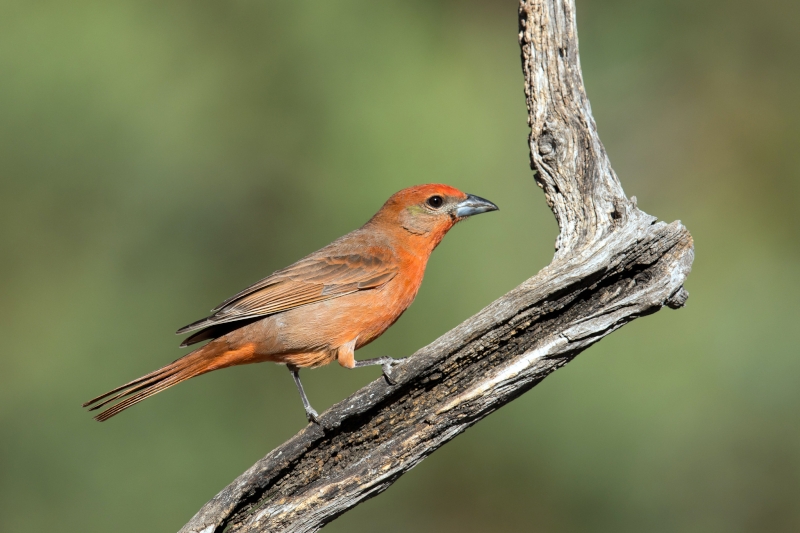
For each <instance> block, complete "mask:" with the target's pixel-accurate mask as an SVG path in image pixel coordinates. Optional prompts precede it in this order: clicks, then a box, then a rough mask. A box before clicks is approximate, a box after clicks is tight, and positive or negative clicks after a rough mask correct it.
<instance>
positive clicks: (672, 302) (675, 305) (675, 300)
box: [665, 286, 689, 309]
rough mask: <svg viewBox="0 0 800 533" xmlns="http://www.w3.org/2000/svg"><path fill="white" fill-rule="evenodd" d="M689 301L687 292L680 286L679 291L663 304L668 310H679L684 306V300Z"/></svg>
mask: <svg viewBox="0 0 800 533" xmlns="http://www.w3.org/2000/svg"><path fill="white" fill-rule="evenodd" d="M688 299H689V291H687V290H686V289H684V288H683V286H681V288H680V289H678V290H677V291H675V293H674V294H673V295H672V296H670V297H669V299H668V300H667V301H666V302H665V303H666V304H667V307H669V308H670V309H680V308H681V307H683V306H684V305H686V300H688Z"/></svg>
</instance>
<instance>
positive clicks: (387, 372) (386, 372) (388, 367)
mask: <svg viewBox="0 0 800 533" xmlns="http://www.w3.org/2000/svg"><path fill="white" fill-rule="evenodd" d="M388 359H389V360H388V361H386V362H385V363H383V365H381V366H382V368H383V377H384V379H386V382H387V383H388V384H389V385H397V380H396V379H394V378H393V377H392V376H391V372H392V367H393V366H397V365H399V364H400V363H402V362H403V361H404V360H405V358H403V359H393V358H391V357H390V358H388Z"/></svg>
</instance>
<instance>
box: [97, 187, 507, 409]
mask: <svg viewBox="0 0 800 533" xmlns="http://www.w3.org/2000/svg"><path fill="white" fill-rule="evenodd" d="M496 209H497V206H495V205H494V204H493V203H491V202H489V201H488V200H484V199H482V198H479V197H477V196H472V195H467V194H465V193H463V192H461V191H459V190H458V189H455V188H453V187H449V186H447V185H438V184H433V185H420V186H417V187H410V188H408V189H404V190H402V191H400V192H398V193H396V194H394V195H392V197H391V198H389V200H388V201H387V202H386V203H385V204H384V205H383V207H382V208H381V209H380V210H379V211H378V212H377V213H376V214H375V216H373V217H372V218H371V219H370V220H369V221H368V222H367V223H366V224H365V225H364V226H362V227H361V228H359V229H357V230H355V231H353V232H351V233H348V234H347V235H345V236H344V237H341V238H339V239H337V240H335V241H334V242H332V243H331V244H329V245H328V246H326V247H324V248H322V249H321V250H318V251H316V252H314V253H313V254H311V255H309V256H307V257H305V258H303V259H301V260H300V261H298V262H296V263H294V264H293V265H291V266H289V267H287V268H284V269H283V270H279V271H277V272H275V273H273V274H272V275H270V276H268V277H266V278H264V279H263V280H261V281H259V282H258V283H255V284H254V285H252V286H250V287H248V288H247V289H245V290H243V291H242V292H240V293H238V294H236V295H235V296H233V297H232V298H230V299H228V300H226V301H225V302H223V303H222V304H221V305H220V306H218V307H217V308H216V309H214V310H213V314H212V315H211V316H209V317H207V318H205V319H203V320H200V321H197V322H195V323H193V324H190V325H188V326H186V327H184V328H181V329H179V330H178V333H179V334H181V333H187V332H190V331H196V330H199V331H197V332H196V333H194V334H193V335H191V336H189V337H188V338H187V339H186V340H185V341H184V342H183V344H182V346H187V345H191V344H195V343H198V342H201V341H204V340H210V341H211V342H209V343H208V344H206V345H204V346H202V347H200V348H198V349H196V350H194V351H193V352H191V353H189V354H188V355H186V356H184V357H182V358H180V359H178V360H177V361H175V362H173V363H172V364H169V365H167V366H165V367H163V368H161V369H159V370H156V371H155V372H152V373H150V374H147V375H145V376H142V377H141V378H139V379H136V380H134V381H131V382H130V383H127V384H125V385H122V386H121V387H117V388H116V389H114V390H111V391H109V392H107V393H106V394H103V395H102V396H98V397H97V398H95V399H93V400H91V401H89V402H87V403H86V404H84V407H86V406H92V407H91V409H92V410H94V409H98V408H100V407H103V406H105V405H108V404H110V403H113V402H114V401H117V400H120V401H119V403H117V404H116V405H114V406H112V407H110V408H108V409H107V410H105V411H103V412H102V413H100V414H99V415H97V416H96V417H95V418H96V419H97V420H100V421H103V420H107V419H109V418H111V417H112V416H114V415H116V414H118V413H119V412H121V411H123V410H124V409H127V408H128V407H130V406H132V405H134V404H136V403H138V402H140V401H142V400H144V399H145V398H148V397H150V396H152V395H153V394H156V393H158V392H160V391H162V390H164V389H166V388H168V387H171V386H172V385H175V384H177V383H180V382H181V381H185V380H187V379H189V378H192V377H194V376H199V375H200V374H205V373H206V372H210V371H212V370H217V369H220V368H225V367H229V366H235V365H244V364H249V363H260V362H262V361H272V362H275V363H282V364H286V365H287V366H288V368H289V370H290V371H291V372H292V374H293V376H294V378H295V382H296V383H297V386H298V389H299V390H300V395H301V398H302V400H303V405H304V407H305V409H306V415H307V416H308V418H309V420H313V421H316V417H317V414H316V412H315V411H314V410H313V409H312V408H311V406H310V405H309V404H308V400H307V399H306V397H305V393H304V392H303V388H302V385H301V384H300V379H299V375H298V371H299V369H300V368H306V367H310V368H313V367H318V366H321V365H325V364H328V363H330V362H332V361H333V360H337V361H338V362H339V364H340V365H342V366H344V367H346V368H355V367H358V366H366V365H370V364H380V365H382V366H383V369H384V374H385V375H386V377H387V379H390V368H391V365H392V364H393V363H394V360H393V359H392V358H390V357H381V358H377V359H371V360H367V361H356V360H355V359H354V355H353V352H354V351H355V350H357V349H358V348H361V347H362V346H365V345H367V344H369V343H370V342H372V341H373V340H375V339H376V338H378V337H379V336H380V335H381V334H382V333H383V332H384V331H386V330H387V329H388V328H389V326H391V325H392V324H393V323H394V322H395V321H396V320H397V319H398V318H400V315H402V314H403V312H404V311H405V310H406V309H407V308H408V306H409V305H411V302H413V301H414V298H415V297H416V295H417V291H418V290H419V287H420V284H421V283H422V278H423V275H424V274H425V266H426V265H427V262H428V258H429V257H430V254H431V252H433V250H434V248H436V246H437V245H438V244H439V243H440V242H441V240H442V238H443V237H444V236H445V234H446V233H447V232H448V231H449V230H450V229H451V228H452V227H453V226H454V225H455V224H456V223H457V222H458V221H460V220H462V219H464V218H466V217H468V216H471V215H475V214H478V213H483V212H486V211H493V210H496ZM123 398H124V399H123ZM101 400H103V401H101Z"/></svg>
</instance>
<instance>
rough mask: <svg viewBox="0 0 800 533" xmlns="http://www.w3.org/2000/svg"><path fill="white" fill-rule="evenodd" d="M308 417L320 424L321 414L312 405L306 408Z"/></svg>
mask: <svg viewBox="0 0 800 533" xmlns="http://www.w3.org/2000/svg"><path fill="white" fill-rule="evenodd" d="M306 418H307V419H308V421H309V423H314V424H319V414H317V412H316V411H315V410H314V408H312V407H309V408H308V409H306Z"/></svg>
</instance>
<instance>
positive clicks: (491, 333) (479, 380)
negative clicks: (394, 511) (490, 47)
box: [181, 0, 694, 533]
mask: <svg viewBox="0 0 800 533" xmlns="http://www.w3.org/2000/svg"><path fill="white" fill-rule="evenodd" d="M519 20H520V34H519V39H520V46H521V47H522V65H523V71H524V74H525V95H526V99H527V104H528V112H529V124H530V126H531V136H530V149H531V166H532V168H533V169H534V170H535V171H536V174H535V177H536V181H537V183H538V184H539V185H540V186H541V187H542V188H543V189H544V193H545V198H546V199H547V203H548V205H550V207H551V208H552V210H553V213H554V214H555V216H556V219H557V220H558V224H559V227H560V230H561V231H560V235H559V237H558V241H557V243H556V255H555V258H554V259H553V262H552V263H551V264H550V265H549V266H547V267H546V268H544V269H543V270H542V271H540V272H539V273H538V274H537V275H536V276H534V277H532V278H531V279H529V280H528V281H526V282H525V283H523V284H522V285H520V286H519V287H517V288H516V289H514V290H513V291H511V292H510V293H508V294H506V295H505V296H503V297H502V298H500V299H499V300H497V301H495V302H494V303H492V304H491V305H489V306H488V307H486V308H485V309H483V310H482V311H481V312H480V313H478V314H477V315H475V316H474V317H472V318H470V319H469V320H467V321H465V322H464V323H463V324H461V325H460V326H458V327H456V328H455V329H453V330H451V331H450V332H448V333H446V334H445V335H443V336H442V337H441V338H439V339H438V340H436V341H435V342H433V343H432V344H430V345H429V346H426V347H425V348H422V349H421V350H419V351H418V352H417V353H416V354H414V355H413V356H412V357H411V358H410V359H408V360H407V361H406V362H405V363H403V364H402V365H401V366H399V367H397V368H396V370H395V376H396V377H397V383H396V384H394V385H389V384H388V383H387V382H386V381H385V380H383V379H379V380H377V381H375V382H373V383H371V384H369V385H368V386H366V387H364V388H363V389H361V390H360V391H358V392H356V393H355V394H353V395H352V396H351V397H349V398H347V399H346V400H344V401H342V402H340V403H338V404H336V405H334V406H333V407H331V408H330V409H328V411H326V412H325V413H323V414H322V415H321V417H320V422H321V425H319V426H318V425H314V424H312V425H309V426H307V427H306V428H305V429H303V430H302V431H301V432H300V433H298V434H297V435H295V436H294V437H293V438H291V439H290V440H289V441H287V442H286V443H284V444H283V445H282V446H280V447H278V448H276V449H275V450H273V451H272V452H270V453H269V454H268V455H267V456H266V457H264V458H263V459H261V460H260V461H258V462H257V463H256V464H255V465H253V466H252V467H251V468H250V469H249V470H248V471H247V472H245V473H244V474H242V475H241V476H239V477H238V478H237V479H236V480H235V481H234V482H233V483H231V484H230V485H229V486H228V487H226V488H225V489H224V490H223V491H222V492H220V493H219V494H218V495H217V496H216V497H214V499H212V500H211V501H209V502H208V503H207V504H206V505H205V506H204V507H203V508H202V509H201V510H200V511H199V512H198V513H197V514H196V515H195V516H194V517H193V518H192V520H191V521H190V522H189V523H188V524H187V525H186V526H184V528H183V529H182V530H181V532H183V533H189V532H192V533H200V532H203V533H212V532H222V531H226V532H230V533H233V532H262V531H263V532H266V531H270V532H277V531H286V532H288V531H291V532H310V531H316V530H318V529H319V528H321V527H322V526H323V525H325V524H326V523H328V522H330V521H331V520H333V519H334V518H336V517H337V516H339V515H341V514H342V513H344V512H346V511H347V510H349V509H351V508H352V507H354V506H356V505H358V504H359V503H360V502H362V501H364V500H366V499H368V498H371V497H372V496H375V495H377V494H379V493H380V492H382V491H384V490H385V489H386V488H387V487H389V485H391V484H392V483H393V482H394V481H395V480H396V479H397V478H399V477H400V476H401V475H403V474H404V473H405V472H407V471H408V470H410V469H411V468H413V467H414V466H415V465H416V464H417V463H419V462H420V461H422V460H423V459H424V458H425V457H427V456H428V455H430V454H431V453H433V452H434V451H436V449H438V448H439V447H440V446H442V445H443V444H444V443H446V442H448V441H449V440H451V439H452V438H454V437H455V436H456V435H458V434H459V433H461V432H463V431H464V430H465V429H467V428H468V427H469V426H471V425H473V424H475V423H477V422H478V421H479V420H481V419H482V418H483V417H485V416H487V415H488V414H490V413H492V412H493V411H495V410H496V409H499V408H500V407H502V406H503V405H505V404H506V403H508V402H510V401H511V400H513V399H515V398H517V397H518V396H520V395H521V394H523V393H524V392H526V391H527V390H529V389H531V388H532V387H533V386H535V385H536V384H537V383H539V382H540V381H541V380H542V379H544V378H545V377H546V376H547V375H548V374H550V373H551V372H553V371H555V370H557V369H558V368H560V367H562V366H564V365H565V364H567V363H568V362H569V361H571V360H572V358H574V357H575V356H576V355H577V354H578V353H580V352H581V351H583V350H585V349H586V348H588V347H589V346H591V345H592V344H594V343H595V342H597V341H598V340H600V339H601V338H603V337H605V336H606V335H608V334H609V333H611V332H612V331H614V330H616V329H618V328H620V327H622V326H623V325H625V324H626V323H628V322H630V321H631V320H633V319H635V318H637V317H639V316H642V315H647V314H650V313H653V312H655V311H658V310H659V309H661V308H662V307H663V306H664V305H667V306H670V307H673V308H678V307H681V306H682V305H683V304H684V303H685V301H686V298H687V297H688V293H686V291H685V290H684V289H683V283H684V280H685V279H686V276H687V275H688V274H689V271H690V269H691V264H692V260H693V257H694V254H693V245H692V238H691V236H690V235H689V233H688V231H687V230H686V228H684V227H683V226H682V225H681V224H680V223H679V222H673V223H672V224H665V223H663V222H657V221H656V219H655V218H654V217H651V216H649V215H647V214H645V213H643V212H642V211H640V210H639V209H638V208H637V207H636V202H635V199H633V198H632V199H631V200H629V199H628V198H626V197H625V194H624V193H623V191H622V187H621V185H620V183H619V180H618V179H617V176H616V175H615V174H614V171H613V170H612V169H611V165H610V163H609V161H608V157H607V156H606V153H605V149H604V148H603V145H602V143H601V142H600V139H599V137H598V135H597V129H596V126H595V123H594V119H593V118H592V115H591V109H590V106H589V101H588V99H587V98H586V94H585V91H584V87H583V80H582V77H581V70H580V61H579V57H578V39H577V30H576V25H575V5H574V1H573V0H523V1H522V2H521V4H520V11H519Z"/></svg>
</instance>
